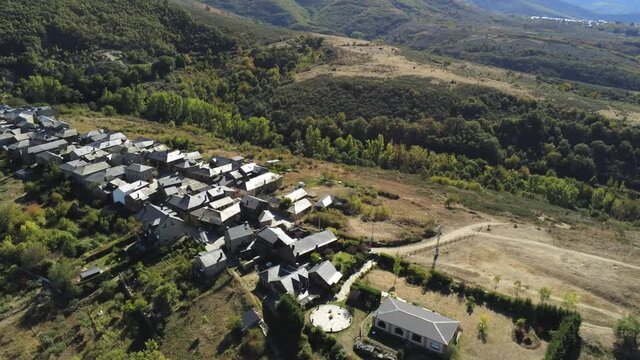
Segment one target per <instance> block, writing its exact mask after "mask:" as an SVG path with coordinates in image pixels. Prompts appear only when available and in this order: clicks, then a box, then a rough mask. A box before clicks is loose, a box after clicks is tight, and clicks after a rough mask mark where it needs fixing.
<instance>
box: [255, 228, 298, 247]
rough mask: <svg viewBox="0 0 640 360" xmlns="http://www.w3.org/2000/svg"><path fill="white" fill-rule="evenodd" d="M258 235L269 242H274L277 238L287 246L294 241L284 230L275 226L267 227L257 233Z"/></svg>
mask: <svg viewBox="0 0 640 360" xmlns="http://www.w3.org/2000/svg"><path fill="white" fill-rule="evenodd" d="M258 236H259V237H260V238H262V239H264V240H266V241H267V242H268V243H269V244H272V245H273V244H275V243H276V242H278V240H280V241H282V242H283V243H284V244H285V245H287V246H289V245H291V244H293V243H294V242H295V240H294V239H292V238H291V237H290V236H289V235H287V233H285V232H284V230H282V229H280V228H277V227H268V228H266V229H264V230H262V231H260V232H259V233H258Z"/></svg>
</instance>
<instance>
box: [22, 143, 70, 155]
mask: <svg viewBox="0 0 640 360" xmlns="http://www.w3.org/2000/svg"><path fill="white" fill-rule="evenodd" d="M67 144H68V143H67V141H66V140H56V141H51V142H48V143H44V144H40V145H37V146H32V147H30V148H28V149H27V154H38V153H41V152H44V151H50V150H55V149H58V148H61V147H63V146H65V145H67Z"/></svg>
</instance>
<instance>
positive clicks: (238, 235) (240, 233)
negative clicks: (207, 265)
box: [226, 223, 253, 241]
mask: <svg viewBox="0 0 640 360" xmlns="http://www.w3.org/2000/svg"><path fill="white" fill-rule="evenodd" d="M226 235H227V237H228V238H229V240H230V241H233V240H235V239H242V238H245V237H248V236H253V228H251V225H249V224H247V223H244V224H242V225H238V226H234V227H231V228H228V229H227V231H226Z"/></svg>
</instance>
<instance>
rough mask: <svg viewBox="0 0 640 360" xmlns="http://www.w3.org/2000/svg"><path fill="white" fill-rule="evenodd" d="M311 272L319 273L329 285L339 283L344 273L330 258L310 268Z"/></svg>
mask: <svg viewBox="0 0 640 360" xmlns="http://www.w3.org/2000/svg"><path fill="white" fill-rule="evenodd" d="M309 274H318V276H320V277H321V278H322V280H323V281H324V282H325V283H326V284H327V285H333V284H337V283H338V281H340V279H341V278H342V273H341V272H340V271H338V270H337V269H336V267H335V266H333V264H332V263H331V261H329V260H326V261H323V262H321V263H319V264H317V265H316V266H314V267H312V268H311V269H309Z"/></svg>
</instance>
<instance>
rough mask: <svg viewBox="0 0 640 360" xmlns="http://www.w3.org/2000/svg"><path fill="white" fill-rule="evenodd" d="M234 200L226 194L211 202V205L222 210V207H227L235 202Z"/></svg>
mask: <svg viewBox="0 0 640 360" xmlns="http://www.w3.org/2000/svg"><path fill="white" fill-rule="evenodd" d="M233 202H234V201H233V199H232V198H230V197H228V196H226V197H223V198H222V199H218V200H216V201H214V202H212V203H210V204H209V207H210V208H212V209H215V210H220V209H222V208H225V207H227V206H229V205H231V204H233Z"/></svg>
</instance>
